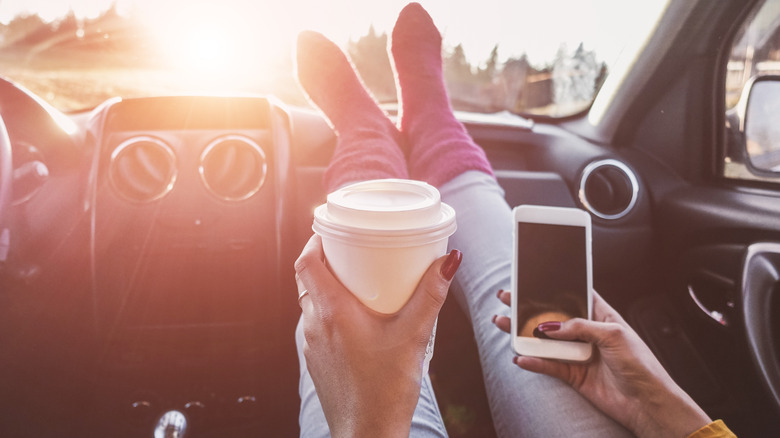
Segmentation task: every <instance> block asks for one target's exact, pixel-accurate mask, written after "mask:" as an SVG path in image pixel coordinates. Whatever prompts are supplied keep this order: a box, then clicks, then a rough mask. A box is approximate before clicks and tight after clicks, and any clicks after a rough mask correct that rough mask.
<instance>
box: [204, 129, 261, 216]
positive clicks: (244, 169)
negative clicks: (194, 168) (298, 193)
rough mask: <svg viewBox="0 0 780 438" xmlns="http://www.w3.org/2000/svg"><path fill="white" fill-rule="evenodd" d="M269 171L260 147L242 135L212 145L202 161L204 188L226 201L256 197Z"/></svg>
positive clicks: (218, 140) (222, 138) (214, 142)
mask: <svg viewBox="0 0 780 438" xmlns="http://www.w3.org/2000/svg"><path fill="white" fill-rule="evenodd" d="M267 170H268V166H267V164H266V161H265V153H264V152H263V150H262V149H261V148H260V146H258V145H257V143H255V142H254V141H252V140H251V139H249V138H247V137H243V136H240V135H228V136H225V137H220V138H218V139H216V140H214V141H212V142H211V143H210V144H209V145H208V146H206V149H204V150H203V154H202V155H201V157H200V169H199V171H200V177H201V179H202V180H203V184H205V185H206V188H207V189H208V190H209V191H210V192H211V193H213V194H214V195H216V196H217V197H218V198H220V199H223V200H226V201H242V200H244V199H248V198H249V197H251V196H252V195H254V194H255V193H257V191H258V190H260V187H262V186H263V182H265V176H266V172H267Z"/></svg>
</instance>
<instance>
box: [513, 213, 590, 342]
mask: <svg viewBox="0 0 780 438" xmlns="http://www.w3.org/2000/svg"><path fill="white" fill-rule="evenodd" d="M517 239H518V241H517V244H518V246H517V315H516V317H517V334H516V335H517V336H529V337H530V336H537V337H546V336H544V335H543V334H541V333H540V332H538V331H537V330H535V328H536V326H537V325H538V324H540V323H542V322H546V321H565V320H567V319H571V318H577V317H580V318H585V317H587V311H588V308H587V302H588V272H587V266H588V265H587V253H586V251H587V249H586V246H585V243H586V228H585V227H583V226H571V225H553V224H539V223H526V222H519V223H518V224H517Z"/></svg>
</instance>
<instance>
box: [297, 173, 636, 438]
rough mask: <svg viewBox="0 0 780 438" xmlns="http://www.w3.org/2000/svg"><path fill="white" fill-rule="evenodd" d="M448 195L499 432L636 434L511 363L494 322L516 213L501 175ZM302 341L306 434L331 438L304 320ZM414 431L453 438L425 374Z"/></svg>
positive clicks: (455, 187)
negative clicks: (309, 361)
mask: <svg viewBox="0 0 780 438" xmlns="http://www.w3.org/2000/svg"><path fill="white" fill-rule="evenodd" d="M439 190H440V192H441V196H442V200H443V201H444V202H446V203H447V204H449V205H450V206H452V207H453V208H454V209H455V211H456V214H457V223H458V230H457V231H456V232H455V234H454V235H453V236H452V237H450V241H449V242H450V247H451V248H457V249H459V250H461V251H462V252H463V262H462V263H461V265H460V268H459V269H458V273H457V274H456V275H455V280H454V282H453V285H452V288H451V294H452V295H453V296H454V297H455V299H456V300H457V301H458V303H459V304H460V306H461V307H462V308H463V309H464V311H465V313H466V314H467V315H468V316H469V319H470V320H471V324H472V327H473V329H474V336H475V338H476V341H477V346H478V349H479V356H480V362H481V364H482V374H483V378H484V381H485V386H486V390H487V395H488V402H489V403H490V410H491V413H492V416H493V423H494V426H495V429H496V432H497V434H498V436H501V437H573V436H577V437H580V436H588V437H627V436H631V434H630V433H629V432H628V431H627V430H626V429H624V428H623V427H622V426H620V425H619V424H617V423H615V422H614V421H613V420H612V419H610V418H609V417H607V416H606V415H604V414H603V413H602V412H601V411H599V410H598V409H596V408H595V407H594V406H593V405H592V404H590V403H589V402H588V401H587V400H585V399H584V398H582V397H581V396H580V395H579V394H578V393H577V392H576V391H574V389H572V388H571V387H570V386H569V385H567V384H565V383H564V382H561V381H559V380H557V379H554V378H551V377H547V376H543V375H540V374H535V373H531V372H528V371H524V370H522V369H520V368H518V367H517V366H516V365H514V364H513V363H512V357H513V356H514V353H513V352H512V349H511V347H510V343H509V335H507V334H506V333H504V332H502V331H500V330H499V329H497V328H496V326H495V325H494V324H493V323H492V322H491V320H492V318H493V315H502V314H508V313H509V308H508V307H506V306H505V305H504V304H502V303H501V302H500V301H499V300H498V299H497V298H496V293H497V292H498V290H499V289H509V288H510V275H511V267H512V237H511V236H512V214H511V213H512V212H511V210H510V208H509V206H508V205H507V203H506V201H505V200H504V192H503V190H502V189H501V187H499V185H498V183H497V182H496V181H495V179H494V178H493V177H491V176H489V175H486V174H484V173H482V172H476V171H470V172H466V173H463V174H461V175H460V176H458V177H456V178H454V179H453V180H451V181H449V182H448V183H446V184H444V185H443V186H442V187H441V188H440V189H439ZM295 339H296V344H297V346H298V359H299V363H300V369H301V378H300V385H299V394H300V396H301V411H300V414H299V417H298V420H299V423H300V426H301V436H303V437H326V436H330V433H329V431H328V424H327V422H326V421H325V415H324V414H323V412H322V406H321V405H320V401H319V398H318V397H317V393H316V391H315V389H314V384H313V382H312V380H311V376H309V373H308V372H307V370H306V360H305V359H304V357H303V330H302V326H301V323H300V321H299V323H298V328H297V330H296V336H295ZM411 436H413V437H429V436H435V437H442V436H447V432H446V429H445V428H444V422H443V420H442V417H441V412H440V411H439V407H438V404H437V402H436V397H435V395H434V393H433V388H432V386H431V381H430V379H429V378H428V376H426V378H425V379H424V380H423V383H422V388H421V391H420V400H419V402H418V403H417V408H416V410H415V412H414V417H413V418H412V428H411Z"/></svg>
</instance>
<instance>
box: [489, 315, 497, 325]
mask: <svg viewBox="0 0 780 438" xmlns="http://www.w3.org/2000/svg"><path fill="white" fill-rule="evenodd" d="M497 319H498V315H493V319H491V320H490V321H491V322H493V324H495V323H496V320H497Z"/></svg>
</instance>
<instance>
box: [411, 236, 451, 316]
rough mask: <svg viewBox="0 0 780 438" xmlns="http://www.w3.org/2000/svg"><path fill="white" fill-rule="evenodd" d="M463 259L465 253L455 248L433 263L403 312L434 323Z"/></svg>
mask: <svg viewBox="0 0 780 438" xmlns="http://www.w3.org/2000/svg"><path fill="white" fill-rule="evenodd" d="M462 260H463V253H461V252H460V251H458V250H457V249H453V250H452V251H450V253H449V254H448V255H446V256H442V257H439V258H438V259H436V260H435V261H434V262H433V263H431V266H430V267H429V268H428V270H427V271H426V272H425V274H424V275H423V277H422V279H420V283H419V284H418V285H417V289H415V291H414V294H412V298H411V299H410V300H409V302H408V303H406V306H404V308H403V309H402V311H401V312H402V313H405V314H408V317H409V318H413V319H414V320H421V321H426V320H430V321H431V324H433V320H435V319H436V316H438V314H439V310H440V309H441V306H442V305H443V304H444V300H445V299H446V298H447V292H448V291H449V288H450V283H451V282H452V278H453V277H454V276H455V272H456V271H457V270H458V267H459V266H460V262H461V261H462Z"/></svg>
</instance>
